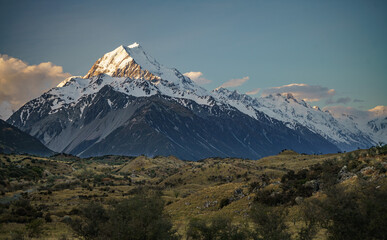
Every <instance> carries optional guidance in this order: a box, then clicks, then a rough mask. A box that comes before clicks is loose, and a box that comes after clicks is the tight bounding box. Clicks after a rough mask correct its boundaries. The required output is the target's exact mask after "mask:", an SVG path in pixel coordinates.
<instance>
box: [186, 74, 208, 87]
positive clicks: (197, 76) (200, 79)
mask: <svg viewBox="0 0 387 240" xmlns="http://www.w3.org/2000/svg"><path fill="white" fill-rule="evenodd" d="M183 75H184V76H186V77H189V78H190V79H191V80H192V81H194V82H195V83H197V84H199V85H203V84H208V83H210V82H211V80H208V79H206V78H204V77H202V76H203V73H202V72H186V73H184V74H183Z"/></svg>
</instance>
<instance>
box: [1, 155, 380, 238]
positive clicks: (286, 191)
mask: <svg viewBox="0 0 387 240" xmlns="http://www.w3.org/2000/svg"><path fill="white" fill-rule="evenodd" d="M386 165H387V147H380V148H371V149H367V150H357V151H354V152H350V153H339V154H328V155H304V154H298V153H296V152H293V151H289V150H287V151H283V152H281V153H279V154H278V155H275V156H270V157H265V158H262V159H259V160H245V159H236V158H225V159H220V158H209V159H204V160H202V161H199V162H187V161H181V160H179V159H177V158H175V157H173V156H170V157H162V156H160V157H155V158H147V157H145V156H139V157H124V156H104V157H95V158H87V159H81V158H77V157H74V156H71V155H56V156H53V157H51V158H42V157H34V156H28V155H7V154H2V155H0V166H1V169H0V194H1V196H0V238H1V239H5V238H9V239H11V238H17V237H21V236H24V237H28V238H33V239H34V238H35V239H41V238H45V239H78V238H80V235H79V234H76V231H74V228H72V227H71V222H74V221H75V220H76V219H79V217H80V212H82V209H83V208H84V206H86V205H87V204H88V203H90V202H96V203H100V204H102V206H103V207H104V208H105V209H107V210H109V209H111V208H112V206H115V205H117V203H118V202H120V201H121V200H123V199H128V198H129V199H130V198H132V197H133V196H134V195H137V194H138V193H144V192H145V193H149V192H158V193H160V194H161V198H162V200H163V203H164V213H165V214H167V215H169V216H170V219H171V222H172V224H173V229H174V230H176V231H177V233H178V234H179V238H183V239H185V238H186V237H187V231H191V230H192V229H194V228H193V227H192V226H193V225H192V224H194V223H197V224H199V223H200V219H216V218H217V217H219V216H221V217H227V218H228V219H232V225H235V226H241V225H243V224H244V226H247V227H246V228H247V229H249V230H251V231H253V230H254V229H256V226H258V225H256V223H255V221H256V222H259V221H258V220H257V218H255V220H254V218H253V217H252V215H254V214H255V213H254V212H252V211H253V210H252V209H254V208H255V207H256V206H262V207H261V208H260V209H264V208H266V207H268V209H282V210H284V214H283V215H281V216H282V218H283V219H284V221H285V225H286V228H287V229H288V230H287V231H288V233H289V234H291V236H292V238H293V239H300V236H301V235H300V232H301V230H302V229H304V228H305V227H306V226H307V223H308V222H307V221H306V220H305V219H306V218H305V217H303V213H305V211H303V209H305V208H306V207H310V206H312V205H310V204H309V203H313V201H314V200H316V201H320V200H321V201H322V200H324V199H327V198H328V199H330V198H329V196H330V192H331V191H333V190H332V189H337V187H339V186H340V187H344V188H345V189H346V190H345V191H349V190H350V189H352V188H354V189H357V190H356V191H358V192H362V191H363V190H361V189H367V191H369V189H370V187H369V186H371V185H372V186H373V185H375V186H376V187H377V189H378V190H377V191H382V192H386V188H387V184H386V168H387V166H386ZM358 189H360V190H358ZM342 191H343V192H345V191H344V190H342ZM364 191H365V190H364ZM375 191H376V190H375ZM367 194H371V195H372V194H373V192H372V191H371V192H367ZM356 196H357V195H356ZM359 196H360V195H359ZM357 197H358V196H357ZM357 197H355V198H357ZM360 198H361V197H359V199H360ZM324 204H325V202H324ZM313 208H314V209H318V206H317V205H313ZM109 211H110V210H109ZM270 211H272V210H270ZM275 211H276V210H275ZM316 211H317V210H316ZM382 211H384V209H382ZM310 212H314V211H310ZM309 217H310V216H309ZM192 219H196V220H195V221H199V222H193V220H192ZM321 221H322V220H321ZM321 221H320V220H319V223H320V222H321ZM329 221H330V222H329V223H328V225H329V224H331V225H332V221H334V220H329ZM331 225H329V226H331ZM195 226H196V225H195ZM210 226H211V225H210ZM332 226H334V225H332ZM313 230H314V231H315V232H316V234H315V235H314V236H313V237H314V238H315V239H327V238H328V237H329V234H328V232H329V231H333V230H332V229H331V228H328V227H324V225H323V224H318V225H316V227H315V229H313ZM192 231H193V230H192ZM192 231H191V232H190V233H189V234H193V233H192ZM254 231H255V230H254ZM189 234H188V235H189ZM262 236H263V235H262ZM198 238H199V237H198ZM200 239H201V238H200ZM304 239H306V238H304ZM375 239H378V238H375Z"/></svg>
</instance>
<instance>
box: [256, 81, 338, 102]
mask: <svg viewBox="0 0 387 240" xmlns="http://www.w3.org/2000/svg"><path fill="white" fill-rule="evenodd" d="M276 93H291V94H292V95H293V96H294V97H295V98H298V99H303V100H305V101H309V102H316V101H320V100H321V99H324V98H329V97H332V96H333V95H335V93H336V91H335V90H334V89H329V88H326V87H322V86H318V85H308V84H304V83H292V84H289V85H284V86H280V87H272V88H269V89H265V90H263V91H262V96H267V95H270V94H276Z"/></svg>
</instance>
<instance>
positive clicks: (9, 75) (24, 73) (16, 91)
mask: <svg viewBox="0 0 387 240" xmlns="http://www.w3.org/2000/svg"><path fill="white" fill-rule="evenodd" d="M69 76H71V75H70V74H69V73H64V72H63V68H62V67H61V66H56V65H54V64H52V63H51V62H44V63H40V64H38V65H28V64H27V63H25V62H23V61H22V60H20V59H17V58H13V57H9V56H7V55H2V54H0V86H1V87H0V104H1V105H3V104H7V103H8V104H10V105H11V107H12V109H14V110H15V109H17V108H19V107H20V106H21V105H23V104H24V103H26V102H27V101H29V100H31V99H33V98H35V97H38V96H39V95H40V94H42V93H43V92H44V91H46V90H48V89H50V88H52V87H55V86H56V85H57V84H58V83H59V82H61V81H62V80H63V79H65V78H67V77H69ZM4 102H7V103H4ZM0 111H1V110H0ZM0 115H4V113H3V114H2V113H1V112H0Z"/></svg>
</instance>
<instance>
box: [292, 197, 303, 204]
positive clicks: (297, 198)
mask: <svg viewBox="0 0 387 240" xmlns="http://www.w3.org/2000/svg"><path fill="white" fill-rule="evenodd" d="M294 201H295V202H296V203H297V204H298V205H300V204H301V203H302V202H303V201H304V198H303V197H300V196H298V197H296V199H294Z"/></svg>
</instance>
